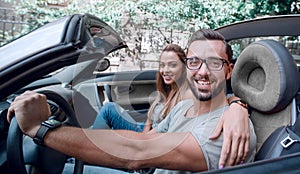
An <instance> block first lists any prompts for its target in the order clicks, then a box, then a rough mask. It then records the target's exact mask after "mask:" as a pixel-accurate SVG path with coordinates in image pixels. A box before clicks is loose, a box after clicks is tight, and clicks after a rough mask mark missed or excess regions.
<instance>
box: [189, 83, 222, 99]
mask: <svg viewBox="0 0 300 174" xmlns="http://www.w3.org/2000/svg"><path fill="white" fill-rule="evenodd" d="M188 82H189V86H190V88H191V91H192V92H193V94H194V96H195V97H196V98H197V99H198V100H199V101H209V100H211V99H213V98H214V97H215V96H217V95H219V94H220V93H221V92H222V91H224V92H226V80H222V81H221V83H219V85H218V86H217V87H216V88H214V89H211V90H210V91H207V90H205V91H204V90H202V91H199V90H198V88H196V87H195V85H194V83H195V82H194V81H193V80H192V81H191V80H188Z"/></svg>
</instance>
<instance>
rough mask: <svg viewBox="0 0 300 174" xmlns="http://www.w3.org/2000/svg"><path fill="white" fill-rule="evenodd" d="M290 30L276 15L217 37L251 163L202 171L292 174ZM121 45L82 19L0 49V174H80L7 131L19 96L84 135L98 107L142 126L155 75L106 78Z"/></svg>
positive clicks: (288, 18)
mask: <svg viewBox="0 0 300 174" xmlns="http://www.w3.org/2000/svg"><path fill="white" fill-rule="evenodd" d="M299 28H300V15H285V16H273V17H272V16H271V17H265V18H259V19H255V20H248V21H244V22H239V23H234V24H232V25H227V26H224V27H221V28H218V29H216V30H217V31H219V32H220V33H222V34H223V35H224V36H225V38H226V40H227V41H228V42H229V43H230V44H231V45H232V47H233V49H234V52H235V59H234V62H235V67H234V72H233V77H232V79H231V83H228V84H229V85H228V91H231V90H232V91H233V92H234V93H235V95H237V96H239V97H241V98H242V99H243V100H245V101H246V102H247V103H248V104H249V106H250V107H251V109H252V112H251V115H250V118H251V119H252V121H253V123H254V126H255V131H256V133H257V136H258V143H257V149H258V150H257V155H256V158H255V161H254V162H252V163H248V164H242V165H238V166H233V167H228V168H225V169H220V170H214V171H207V172H203V173H272V174H273V173H300V168H299V161H300V153H299V152H300V150H299V147H298V146H300V144H299V142H300V137H298V136H297V130H298V129H299V125H300V124H298V126H297V123H298V122H300V120H299V121H297V118H298V117H297V116H298V114H299V106H300V101H299V96H298V90H299V86H300V81H299V80H300V78H299V71H298V66H300V37H299V34H300V30H299ZM126 47H127V45H126V43H125V42H124V41H123V40H122V39H121V37H120V36H119V34H118V33H117V32H116V31H115V30H114V29H113V28H111V27H110V26H108V25H107V24H106V23H105V22H103V21H102V20H100V19H98V18H97V17H95V16H92V15H89V14H84V15H80V14H76V15H71V16H67V17H64V18H62V19H59V20H57V21H55V22H52V23H48V24H46V25H44V26H42V27H40V28H38V29H36V30H34V31H32V32H30V33H28V34H26V35H25V36H23V37H21V38H19V39H17V40H15V41H13V42H11V43H8V44H6V45H4V46H2V47H0V171H1V173H18V174H19V173H53V174H54V173H61V172H62V170H63V169H64V166H65V165H66V164H67V163H73V164H74V168H73V169H72V170H73V171H74V173H83V168H84V167H85V166H88V165H89V164H87V163H84V162H82V161H79V160H77V159H74V158H73V157H70V156H66V155H64V154H61V153H59V152H56V151H54V150H52V149H50V148H47V147H44V146H39V145H36V144H35V143H34V142H33V141H32V139H30V138H28V137H26V136H24V135H23V134H22V133H21V132H20V129H19V128H18V125H17V122H16V121H15V119H13V121H12V123H11V124H8V122H7V120H6V114H7V110H8V107H9V106H10V103H11V102H12V101H13V100H14V98H15V97H16V96H18V95H20V94H21V93H23V92H24V91H26V90H35V91H37V92H40V93H43V94H45V95H46V96H47V97H48V103H49V105H50V108H51V112H52V114H53V115H55V116H56V117H57V119H60V120H61V121H62V122H63V124H65V125H70V126H76V127H83V128H89V127H91V125H92V123H93V121H94V119H95V117H96V115H97V112H98V111H99V109H100V108H101V107H102V106H103V104H105V102H107V101H114V102H117V103H118V104H120V105H121V106H123V107H124V108H125V109H126V110H128V112H131V114H132V115H133V116H134V119H135V120H137V121H145V119H146V113H147V109H148V108H149V106H150V102H151V101H152V99H153V97H154V96H155V91H156V89H155V87H156V86H155V82H156V80H155V78H156V70H133V71H123V72H110V71H105V70H107V69H108V68H110V67H111V66H112V65H111V63H110V60H109V58H107V55H109V54H111V53H113V52H115V51H118V50H119V49H123V48H126ZM282 130H283V131H282ZM286 130H291V132H288V133H287V135H286V136H285V135H284V133H286V132H287V131H286ZM278 132H279V133H278ZM299 132H300V131H299ZM294 134H295V135H294ZM298 135H300V134H298ZM297 147H298V149H297ZM295 148H296V149H297V150H293V149H295ZM282 152H284V153H282ZM122 171H123V170H122Z"/></svg>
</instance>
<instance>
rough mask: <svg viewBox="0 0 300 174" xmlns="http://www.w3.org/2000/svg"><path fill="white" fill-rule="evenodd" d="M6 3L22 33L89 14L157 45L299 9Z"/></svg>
mask: <svg viewBox="0 0 300 174" xmlns="http://www.w3.org/2000/svg"><path fill="white" fill-rule="evenodd" d="M6 1H7V2H11V3H13V4H14V8H15V9H16V13H18V14H26V19H27V21H26V22H27V23H30V24H31V25H29V27H28V28H27V30H26V31H22V32H24V33H26V32H28V31H30V30H32V29H34V28H35V27H39V26H40V25H43V24H45V23H47V22H51V21H53V20H56V19H58V18H60V17H63V16H66V15H70V14H75V13H80V14H84V13H90V14H92V15H95V16H97V17H99V18H101V19H102V20H104V21H105V22H107V23H108V24H109V25H111V26H112V27H113V28H115V29H116V30H117V31H118V32H119V33H120V34H121V36H122V38H123V39H127V40H134V39H135V40H136V38H139V36H138V35H139V34H140V33H141V32H140V30H149V31H154V30H156V31H157V33H158V34H159V35H160V37H158V38H155V37H153V38H151V41H153V40H155V39H158V40H157V41H153V43H155V44H158V45H161V42H162V41H160V40H159V39H161V38H162V37H163V38H164V39H165V40H168V39H167V36H165V34H163V32H162V30H164V31H168V32H172V31H178V32H188V33H191V32H194V31H195V30H198V29H200V28H211V29H214V28H217V27H220V26H223V25H227V24H230V23H234V22H237V21H241V20H246V19H251V18H255V17H257V16H258V15H272V14H275V15H277V14H289V13H299V9H298V8H292V7H296V6H292V3H293V2H294V3H295V2H297V0H265V1H261V0H252V1H250V0H230V1H227V0H215V1H214V0H197V1H195V0H113V1H108V0H98V1H96V2H95V3H93V4H91V3H89V1H85V0H73V1H71V3H70V4H68V6H66V7H59V6H49V3H48V2H49V0H20V2H19V3H17V2H16V1H13V0H6ZM52 1H54V2H55V1H56V0H52ZM298 1H299V0H298ZM292 9H293V11H291V10H292ZM132 29H133V30H135V31H133V30H132ZM171 36H172V34H171V35H170V36H169V37H171ZM129 42H131V41H129ZM138 42H140V40H138ZM138 44H139V43H138ZM151 44H152V43H151ZM157 48H159V47H157Z"/></svg>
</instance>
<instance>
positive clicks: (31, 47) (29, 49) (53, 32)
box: [0, 17, 69, 69]
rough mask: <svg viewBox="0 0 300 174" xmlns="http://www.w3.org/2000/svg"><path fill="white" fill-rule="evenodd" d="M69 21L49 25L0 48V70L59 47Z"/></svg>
mask: <svg viewBox="0 0 300 174" xmlns="http://www.w3.org/2000/svg"><path fill="white" fill-rule="evenodd" d="M67 20H69V18H67V17H65V18H62V19H60V20H58V21H56V22H53V23H49V24H48V25H45V26H43V27H41V28H39V29H37V30H34V31H33V32H31V33H29V34H27V35H25V36H23V37H21V38H19V39H17V40H15V41H13V42H11V43H10V44H8V45H4V46H2V47H0V57H1V59H0V69H3V68H4V67H7V66H9V65H12V64H14V63H16V62H18V61H19V60H21V59H23V58H24V57H29V56H31V55H34V54H37V53H39V52H41V51H43V50H46V49H48V48H51V47H53V46H55V45H58V44H59V43H60V42H61V40H62V37H63V34H64V32H65V30H64V28H65V27H66V26H65V24H66V21H67ZM16 48H18V49H16Z"/></svg>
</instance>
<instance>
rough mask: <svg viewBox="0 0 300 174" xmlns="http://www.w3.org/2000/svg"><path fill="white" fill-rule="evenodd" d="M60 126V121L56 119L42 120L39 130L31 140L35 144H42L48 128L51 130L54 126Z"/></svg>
mask: <svg viewBox="0 0 300 174" xmlns="http://www.w3.org/2000/svg"><path fill="white" fill-rule="evenodd" d="M60 126H61V122H60V121H57V120H55V119H53V118H51V119H48V120H46V121H43V122H42V124H41V127H40V128H39V130H38V131H37V133H36V134H35V136H34V138H33V141H34V142H35V143H36V144H39V145H43V143H44V138H45V136H46V134H47V132H48V131H49V130H53V129H55V128H58V127H60Z"/></svg>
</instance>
